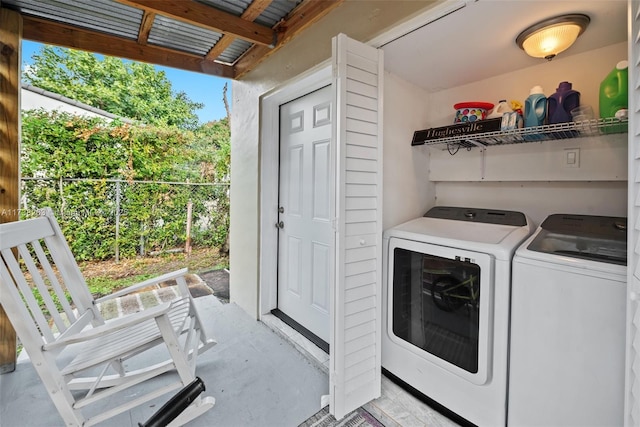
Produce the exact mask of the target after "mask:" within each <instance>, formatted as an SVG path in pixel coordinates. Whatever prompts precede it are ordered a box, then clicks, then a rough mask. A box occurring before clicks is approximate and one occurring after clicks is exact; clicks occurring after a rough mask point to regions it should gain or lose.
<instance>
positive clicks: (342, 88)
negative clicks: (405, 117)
mask: <svg viewBox="0 0 640 427" xmlns="http://www.w3.org/2000/svg"><path fill="white" fill-rule="evenodd" d="M333 70H334V84H333V88H334V91H335V102H334V105H335V106H336V108H335V116H334V117H335V120H334V123H335V127H334V130H335V132H336V137H335V140H336V147H337V162H336V174H335V176H336V177H337V180H336V184H337V185H336V198H335V212H336V244H335V251H336V252H335V256H336V258H335V260H336V262H335V271H334V272H333V273H334V277H335V286H333V287H332V289H331V291H332V292H331V303H332V316H331V338H330V346H331V351H330V360H331V361H330V372H331V374H330V386H329V387H330V392H331V404H330V411H331V413H332V414H333V415H334V416H335V417H336V418H338V419H340V418H341V417H343V416H344V415H346V414H347V413H349V412H350V411H352V410H353V409H356V408H357V407H359V406H361V405H363V404H364V403H367V402H368V401H370V400H372V399H375V398H376V397H378V396H380V380H381V378H380V376H381V373H380V366H381V365H380V355H381V352H380V340H381V334H380V331H381V320H380V318H381V284H382V76H383V59H382V51H381V50H378V49H375V48H372V47H370V46H367V45H364V44H362V43H360V42H357V41H354V40H352V39H349V38H348V37H347V36H345V35H344V34H340V35H338V36H336V37H335V38H334V39H333Z"/></svg>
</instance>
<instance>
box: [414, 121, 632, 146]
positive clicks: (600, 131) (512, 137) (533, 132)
mask: <svg viewBox="0 0 640 427" xmlns="http://www.w3.org/2000/svg"><path fill="white" fill-rule="evenodd" d="M627 129H628V120H627V119H626V118H624V119H617V118H615V117H611V118H606V119H592V120H585V121H581V122H567V123H559V124H553V125H543V126H534V127H527V128H520V129H513V130H505V131H502V130H499V131H491V132H484V133H476V134H472V135H455V136H450V137H443V138H439V139H434V140H428V141H424V144H425V145H427V146H435V145H443V144H446V145H447V148H449V149H451V148H454V149H458V148H469V149H470V148H474V147H489V146H493V145H506V144H522V143H529V142H541V141H551V140H559V139H569V138H581V137H589V136H599V135H608V134H614V133H625V132H627Z"/></svg>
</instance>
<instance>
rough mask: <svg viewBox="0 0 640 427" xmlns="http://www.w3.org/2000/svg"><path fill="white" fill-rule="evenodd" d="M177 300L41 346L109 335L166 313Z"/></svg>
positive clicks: (59, 345)
mask: <svg viewBox="0 0 640 427" xmlns="http://www.w3.org/2000/svg"><path fill="white" fill-rule="evenodd" d="M178 301H181V300H174V301H172V302H166V303H164V304H160V305H157V306H155V307H151V308H148V309H146V310H142V311H139V312H137V313H133V314H130V315H128V316H124V317H120V318H118V319H115V320H112V321H110V322H108V323H106V324H104V325H100V326H96V327H95V328H91V329H88V330H85V331H82V332H79V333H77V334H73V335H69V336H66V337H64V338H62V339H59V340H56V341H54V342H50V343H47V344H44V345H43V346H42V349H43V350H53V349H54V348H57V347H63V346H67V345H70V344H77V343H81V342H85V341H90V340H92V339H96V338H99V337H102V336H105V335H109V334H110V333H113V332H115V331H118V330H120V329H124V328H128V327H130V326H133V325H137V324H139V323H141V322H144V321H145V320H149V319H155V318H156V317H160V316H163V315H165V314H167V313H168V312H169V310H171V308H172V306H173V305H174V304H175V303H176V302H178Z"/></svg>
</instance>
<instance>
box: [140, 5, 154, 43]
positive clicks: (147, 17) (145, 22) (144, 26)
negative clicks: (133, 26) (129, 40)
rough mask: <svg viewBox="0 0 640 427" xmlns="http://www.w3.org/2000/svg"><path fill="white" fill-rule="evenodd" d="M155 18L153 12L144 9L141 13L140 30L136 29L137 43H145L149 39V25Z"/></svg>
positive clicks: (150, 25)
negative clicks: (142, 13)
mask: <svg viewBox="0 0 640 427" xmlns="http://www.w3.org/2000/svg"><path fill="white" fill-rule="evenodd" d="M155 19H156V14H155V13H153V12H149V11H145V12H144V15H142V22H141V23H140V30H138V43H139V44H143V45H144V44H147V41H148V40H149V34H150V33H151V27H152V26H153V21H154V20H155Z"/></svg>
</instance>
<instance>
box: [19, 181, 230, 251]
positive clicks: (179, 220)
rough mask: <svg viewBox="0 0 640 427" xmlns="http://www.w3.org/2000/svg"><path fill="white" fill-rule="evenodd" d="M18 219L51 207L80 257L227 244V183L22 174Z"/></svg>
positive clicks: (31, 215) (219, 246)
mask: <svg viewBox="0 0 640 427" xmlns="http://www.w3.org/2000/svg"><path fill="white" fill-rule="evenodd" d="M21 184H22V199H21V209H20V218H21V219H26V218H29V217H33V216H36V215H37V213H38V209H41V208H44V207H50V208H52V209H53V211H54V212H55V214H56V217H57V219H58V221H59V222H60V225H61V227H62V230H63V232H64V234H65V236H66V237H67V239H68V241H69V245H70V246H71V250H72V252H73V253H74V255H75V256H76V258H77V259H79V260H100V259H110V258H115V259H116V261H118V260H119V259H120V258H121V257H122V258H129V257H134V256H145V255H150V254H156V253H160V252H165V251H167V252H171V251H179V250H187V251H188V250H190V247H191V246H194V247H198V246H202V247H217V248H223V247H224V245H225V244H226V241H227V235H228V231H229V183H190V182H166V181H129V180H123V179H44V178H32V177H27V178H22V180H21Z"/></svg>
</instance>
